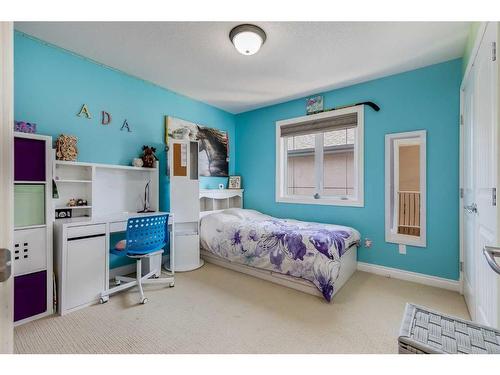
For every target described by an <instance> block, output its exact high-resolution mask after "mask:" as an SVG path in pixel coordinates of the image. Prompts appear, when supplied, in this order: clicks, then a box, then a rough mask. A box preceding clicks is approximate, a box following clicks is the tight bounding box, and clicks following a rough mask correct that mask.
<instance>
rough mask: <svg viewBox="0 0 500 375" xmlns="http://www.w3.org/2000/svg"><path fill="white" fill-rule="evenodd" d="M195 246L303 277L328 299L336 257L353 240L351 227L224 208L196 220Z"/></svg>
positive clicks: (355, 234)
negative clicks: (198, 243) (197, 237)
mask: <svg viewBox="0 0 500 375" xmlns="http://www.w3.org/2000/svg"><path fill="white" fill-rule="evenodd" d="M200 234H201V245H202V247H203V248H204V249H205V250H208V251H210V252H212V253H214V254H216V255H218V256H220V257H223V258H225V259H228V260H230V261H232V262H236V263H240V264H245V265H248V266H252V267H256V268H261V269H266V270H271V271H275V272H280V273H282V274H286V275H290V276H294V277H299V278H302V279H305V280H309V281H311V282H312V283H314V285H316V287H317V288H318V289H319V290H320V291H321V293H322V294H323V296H324V297H325V299H326V300H327V301H330V300H331V297H332V295H333V291H334V287H335V286H334V284H335V281H336V280H337V278H338V275H339V271H340V265H341V263H340V257H341V256H342V255H343V254H344V253H345V252H346V251H347V249H348V248H349V247H350V246H351V245H352V244H353V243H355V242H357V241H359V238H360V236H359V233H358V231H356V230H355V229H353V228H349V227H343V226H338V225H330V224H319V223H310V222H303V221H295V220H286V219H277V218H274V217H271V216H267V215H264V214H261V213H259V212H257V211H253V210H244V209H229V210H225V211H222V212H219V213H214V214H211V215H208V216H205V217H204V218H203V219H202V221H201V230H200Z"/></svg>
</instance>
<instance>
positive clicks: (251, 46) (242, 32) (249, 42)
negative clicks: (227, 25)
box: [229, 24, 266, 56]
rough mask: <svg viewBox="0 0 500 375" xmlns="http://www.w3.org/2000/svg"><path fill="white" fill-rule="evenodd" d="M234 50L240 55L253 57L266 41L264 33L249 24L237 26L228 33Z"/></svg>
mask: <svg viewBox="0 0 500 375" xmlns="http://www.w3.org/2000/svg"><path fill="white" fill-rule="evenodd" d="M229 39H230V40H231V43H233V45H234V48H236V50H237V51H238V52H239V53H241V54H242V55H247V56H249V55H253V54H254V53H257V52H258V51H259V49H260V47H261V46H262V45H263V44H264V42H265V41H266V33H265V32H264V30H262V29H261V28H260V27H258V26H255V25H250V24H244V25H239V26H236V27H235V28H233V29H232V30H231V31H230V32H229Z"/></svg>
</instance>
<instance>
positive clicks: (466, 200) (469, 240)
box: [462, 66, 476, 320]
mask: <svg viewBox="0 0 500 375" xmlns="http://www.w3.org/2000/svg"><path fill="white" fill-rule="evenodd" d="M474 78H475V67H474V66H473V67H472V69H471V70H470V73H469V76H468V78H467V81H466V83H465V85H464V88H463V93H462V101H463V112H462V116H463V129H462V137H463V138H462V142H463V143H462V147H463V154H462V155H463V156H462V160H463V162H462V163H463V164H462V165H463V186H462V188H463V201H462V203H463V205H464V208H465V211H464V214H463V237H462V241H463V248H464V254H463V262H464V263H463V265H464V267H463V282H464V297H465V301H466V302H467V306H468V307H469V313H470V315H471V318H472V319H473V320H475V317H476V309H475V306H476V301H475V298H474V297H475V294H476V292H475V290H476V280H475V274H476V272H475V268H474V267H475V263H474V249H475V242H474V241H475V236H474V234H475V232H476V214H475V212H474V210H473V207H474V204H475V187H474V186H475V184H474V182H475V176H474V171H475V168H474V161H475V158H474V154H473V151H474V149H475V147H474V137H473V136H474V132H473V127H472V120H473V109H474V95H473V92H474Z"/></svg>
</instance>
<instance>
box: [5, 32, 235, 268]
mask: <svg viewBox="0 0 500 375" xmlns="http://www.w3.org/2000/svg"><path fill="white" fill-rule="evenodd" d="M14 69H15V70H14V85H15V86H14V94H15V102H14V107H15V108H14V112H15V113H14V116H15V119H16V120H23V121H28V122H34V123H36V124H37V131H38V133H40V134H46V135H51V136H52V137H54V140H55V138H56V137H57V136H58V135H59V134H61V133H65V134H73V135H76V136H77V137H78V150H79V155H78V160H79V161H85V162H94V163H106V164H123V165H130V164H131V161H132V159H133V158H134V157H138V156H139V155H140V154H141V147H142V145H150V146H154V147H156V149H157V156H158V157H159V159H160V168H161V170H160V209H162V210H165V211H168V209H169V194H168V192H169V185H168V179H167V177H166V152H165V145H164V143H163V141H164V139H165V138H164V137H165V134H164V125H163V124H164V116H165V115H172V116H175V117H179V118H183V119H186V120H190V121H194V122H197V123H200V124H204V125H207V126H211V127H216V128H220V129H223V130H226V131H228V133H229V141H230V148H229V149H230V163H229V170H230V173H234V165H235V164H234V156H235V151H234V150H235V147H234V144H235V117H234V115H232V114H230V113H228V112H225V111H222V110H220V109H218V108H215V107H212V106H209V105H207V104H204V103H201V102H199V101H196V100H192V99H190V98H187V97H185V96H182V95H179V94H176V93H174V92H172V91H169V90H166V89H163V88H160V87H158V86H155V85H153V84H151V83H148V82H145V81H142V80H140V79H137V78H134V77H131V76H129V75H126V74H124V73H121V72H118V71H116V70H113V69H110V68H107V67H103V66H101V65H99V64H96V63H93V62H91V61H89V60H87V59H84V58H83V57H80V56H77V55H75V54H72V53H69V52H67V51H64V50H62V49H60V48H57V47H54V46H48V45H46V44H45V43H43V42H41V41H38V40H35V39H33V38H31V37H29V36H26V35H24V34H22V33H19V32H16V33H15V37H14ZM83 103H86V104H87V105H88V108H89V110H90V112H91V114H92V119H91V120H88V119H86V118H84V117H77V116H76V114H77V113H78V112H79V110H80V108H81V106H82V104H83ZM102 110H105V111H107V112H109V113H111V115H112V122H111V124H110V125H108V126H103V125H101V124H100V112H101V111H102ZM125 119H127V121H128V123H129V124H130V127H131V130H132V132H131V133H128V132H127V131H120V127H121V125H122V124H123V121H124V120H125ZM219 183H227V178H217V177H202V178H201V181H200V184H201V186H202V187H205V188H206V187H217V186H218V184H219ZM121 237H122V235H116V236H114V237H113V241H114V240H119V239H121ZM113 244H114V242H113V243H112V245H113ZM126 261H127V259H126V258H121V259H120V258H119V257H116V256H114V255H112V256H111V262H110V264H111V267H117V266H120V265H122V264H125V263H126Z"/></svg>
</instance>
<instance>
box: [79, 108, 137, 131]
mask: <svg viewBox="0 0 500 375" xmlns="http://www.w3.org/2000/svg"><path fill="white" fill-rule="evenodd" d="M77 116H78V117H85V118H87V119H89V120H90V119H92V115H91V114H90V111H89V108H88V106H87V104H83V105H82V107H81V108H80V112H78V114H77ZM111 120H112V117H111V113H109V112H106V111H101V125H105V126H106V125H109V124H111ZM123 129H127V132H128V133H132V130H131V129H130V125H129V123H128V121H127V119H125V120H124V121H123V124H122V126H121V127H120V130H123Z"/></svg>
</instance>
